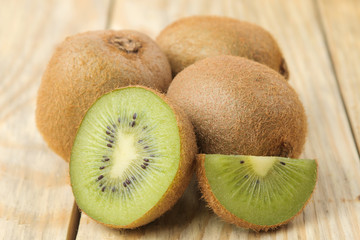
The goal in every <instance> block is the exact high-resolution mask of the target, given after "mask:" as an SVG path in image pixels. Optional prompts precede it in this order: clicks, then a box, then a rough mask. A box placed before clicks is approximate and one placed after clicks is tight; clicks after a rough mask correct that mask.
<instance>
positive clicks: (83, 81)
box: [36, 30, 172, 161]
mask: <svg viewBox="0 0 360 240" xmlns="http://www.w3.org/2000/svg"><path fill="white" fill-rule="evenodd" d="M171 80H172V77H171V69H170V65H169V62H168V60H167V58H166V56H165V55H164V53H163V52H162V51H161V50H160V48H159V47H158V45H157V44H156V43H155V41H153V40H152V39H150V38H149V37H148V36H146V35H144V34H142V33H139V32H136V31H130V30H123V31H113V30H104V31H90V32H85V33H80V34H76V35H74V36H70V37H67V38H66V39H65V40H64V41H63V42H62V43H61V44H60V45H59V46H58V47H57V48H56V50H55V52H54V54H53V56H52V58H51V60H50V62H49V63H48V65H47V68H46V70H45V72H44V74H43V77H42V81H41V85H40V88H39V91H38V97H37V105H36V124H37V127H38V129H39V131H40V132H41V134H42V136H43V137H44V139H45V141H46V142H47V144H48V146H49V147H50V148H51V149H52V150H53V151H54V152H55V153H57V154H58V155H60V156H61V157H62V158H64V159H65V160H66V161H69V158H70V151H71V147H72V145H73V142H74V139H75V135H76V131H77V129H78V126H79V124H80V123H81V120H82V118H83V117H84V115H85V112H86V111H87V110H88V108H89V107H90V106H91V104H93V103H94V101H95V100H96V99H97V98H99V97H100V96H102V95H103V94H104V93H106V92H109V91H111V90H113V89H115V88H119V87H123V86H128V85H135V84H139V85H144V86H147V87H150V88H153V89H156V90H159V91H161V92H166V90H167V88H168V86H169V84H170V82H171Z"/></svg>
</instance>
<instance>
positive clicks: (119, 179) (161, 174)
mask: <svg viewBox="0 0 360 240" xmlns="http://www.w3.org/2000/svg"><path fill="white" fill-rule="evenodd" d="M180 131H181V129H179V126H178V120H177V115H176V114H175V113H174V111H173V109H172V107H171V106H170V105H169V104H167V103H166V102H165V101H164V99H163V98H162V97H160V96H159V95H157V94H155V93H154V92H153V91H152V90H149V89H145V88H141V87H128V88H124V89H120V90H115V91H112V92H110V93H108V94H105V95H104V96H102V97H101V98H99V99H98V100H97V101H96V102H95V103H94V104H93V106H92V107H91V108H90V109H89V110H88V112H87V113H86V115H85V117H84V119H83V121H82V123H81V125H80V127H79V130H78V133H77V136H76V139H75V142H74V145H73V148H72V152H71V159H70V178H71V185H72V190H73V193H74V196H75V199H76V203H77V204H78V206H79V208H80V209H82V211H84V212H85V213H86V214H87V215H88V216H90V217H91V218H93V219H95V220H96V221H98V222H100V223H103V224H106V225H110V226H112V227H119V228H120V227H122V226H125V227H129V226H130V227H131V228H132V227H137V226H138V225H142V224H144V223H147V222H149V221H151V220H153V219H154V218H156V216H155V217H154V216H150V217H149V216H146V213H148V212H149V211H150V210H151V209H153V208H154V206H156V205H157V204H158V203H159V202H161V201H163V200H166V199H164V196H165V195H166V193H167V192H169V191H170V192H171V190H172V189H170V188H171V186H173V185H174V184H173V182H174V181H175V179H176V181H177V182H183V183H182V184H186V183H187V182H188V181H187V180H186V179H185V178H187V176H186V175H189V174H183V173H186V172H190V171H188V170H187V169H182V173H181V174H182V176H181V177H178V175H179V174H178V171H179V165H181V164H182V166H183V165H188V166H191V165H192V164H191V163H190V162H191V161H190V160H191V159H185V160H186V161H187V162H185V163H181V161H182V160H184V159H183V158H182V151H183V150H182V145H186V143H184V142H185V140H186V139H185V140H184V141H183V139H181V136H180V135H181V134H180ZM190 135H191V136H192V138H193V143H194V145H195V135H194V134H193V132H192V134H190ZM191 141H192V139H191ZM180 145H181V146H180ZM188 152H193V153H194V154H193V156H194V155H195V152H194V151H193V150H191V149H190V150H188ZM175 185H176V184H175ZM181 189H184V188H181ZM175 190H176V189H175ZM175 190H173V191H175ZM175 192H176V194H178V192H181V190H180V191H179V190H176V191H175ZM176 194H175V195H176ZM170 195H171V194H170ZM178 195H181V193H180V194H178ZM176 197H177V196H170V200H169V199H168V200H166V201H165V203H164V204H169V205H171V204H172V203H173V202H174V201H173V198H176ZM163 202H164V201H163ZM169 207H170V206H169ZM161 209H163V208H161ZM161 209H160V210H159V209H156V210H155V211H154V212H155V213H154V214H155V215H156V214H157V215H160V214H161V213H162V210H161ZM144 216H146V218H147V220H145V221H140V222H141V223H139V224H135V225H134V224H133V223H134V222H136V221H137V220H139V219H141V218H142V217H144Z"/></svg>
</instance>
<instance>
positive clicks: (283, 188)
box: [196, 154, 317, 231]
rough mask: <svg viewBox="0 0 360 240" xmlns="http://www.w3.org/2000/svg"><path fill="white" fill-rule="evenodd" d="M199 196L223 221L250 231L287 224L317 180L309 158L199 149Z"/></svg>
mask: <svg viewBox="0 0 360 240" xmlns="http://www.w3.org/2000/svg"><path fill="white" fill-rule="evenodd" d="M196 164H197V167H196V169H197V177H198V181H199V186H200V189H201V192H202V193H203V196H204V199H205V200H206V202H207V203H208V205H209V206H210V207H211V208H212V209H213V211H214V212H215V213H216V214H217V215H218V216H220V217H221V218H222V219H224V220H225V221H227V222H229V223H232V224H235V225H237V226H239V227H243V228H250V229H253V230H255V231H268V230H269V229H274V228H277V227H279V226H281V225H283V224H286V223H288V222H289V221H290V220H291V219H292V218H294V217H295V216H296V215H298V214H299V213H300V212H301V211H302V210H303V209H304V207H305V205H306V204H307V203H308V201H309V199H310V198H311V195H312V193H313V191H314V188H315V185H316V181H317V162H316V160H310V159H290V158H282V157H259V156H243V155H218V154H214V155H212V154H209V155H205V154H199V155H198V156H197V160H196Z"/></svg>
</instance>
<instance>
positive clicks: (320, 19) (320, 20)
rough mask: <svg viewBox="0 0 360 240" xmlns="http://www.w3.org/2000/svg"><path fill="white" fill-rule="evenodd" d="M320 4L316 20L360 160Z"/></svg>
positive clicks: (359, 151)
mask: <svg viewBox="0 0 360 240" xmlns="http://www.w3.org/2000/svg"><path fill="white" fill-rule="evenodd" d="M319 4H320V3H319V0H313V5H314V10H315V16H316V19H317V21H318V23H319V29H320V32H321V36H322V39H323V42H324V44H325V49H326V53H327V56H328V58H329V60H330V65H331V73H332V74H333V75H334V78H335V82H336V86H337V91H338V92H339V96H340V99H341V104H342V106H343V108H344V111H345V115H346V120H347V122H348V124H349V127H350V132H351V137H352V139H353V141H354V143H355V149H356V152H357V155H358V157H359V158H360V149H359V147H358V146H360V143H358V142H357V139H356V137H355V130H354V127H355V126H353V124H352V122H351V120H350V114H349V109H348V107H347V105H346V103H345V98H344V95H343V92H342V91H341V84H340V81H339V74H338V72H337V71H336V68H335V63H334V56H333V54H332V53H331V50H330V47H329V39H328V36H327V34H326V31H325V26H324V20H323V18H324V17H325V16H322V14H321V11H320V6H319Z"/></svg>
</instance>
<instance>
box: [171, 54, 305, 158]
mask: <svg viewBox="0 0 360 240" xmlns="http://www.w3.org/2000/svg"><path fill="white" fill-rule="evenodd" d="M167 96H168V97H169V98H170V99H173V100H174V101H175V102H176V103H178V105H179V106H181V107H182V108H183V109H184V111H185V112H186V113H187V115H188V116H189V119H190V121H191V122H192V124H193V126H194V129H195V134H196V135H197V142H198V146H199V148H200V152H201V153H207V154H238V155H255V156H282V157H291V158H297V157H298V156H299V155H300V154H301V152H302V149H303V146H304V143H305V139H306V133H307V119H306V115H305V111H304V108H303V106H302V104H301V102H300V100H299V98H298V95H297V94H296V92H295V91H294V90H293V88H292V87H291V86H290V85H289V84H288V82H287V81H285V80H284V78H283V77H282V76H281V75H280V74H278V73H277V72H275V71H274V70H272V69H270V68H269V67H267V66H265V65H263V64H259V63H257V62H254V61H251V60H248V59H246V58H242V57H236V56H216V57H209V58H206V59H203V60H200V61H198V62H196V63H195V64H193V65H190V66H189V67H187V68H186V69H184V70H183V71H182V72H180V73H179V74H178V75H177V76H176V77H175V78H174V79H173V81H172V83H171V85H170V87H169V90H168V93H167Z"/></svg>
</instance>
